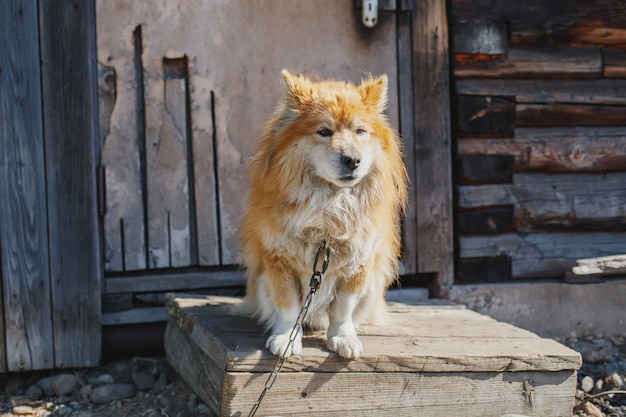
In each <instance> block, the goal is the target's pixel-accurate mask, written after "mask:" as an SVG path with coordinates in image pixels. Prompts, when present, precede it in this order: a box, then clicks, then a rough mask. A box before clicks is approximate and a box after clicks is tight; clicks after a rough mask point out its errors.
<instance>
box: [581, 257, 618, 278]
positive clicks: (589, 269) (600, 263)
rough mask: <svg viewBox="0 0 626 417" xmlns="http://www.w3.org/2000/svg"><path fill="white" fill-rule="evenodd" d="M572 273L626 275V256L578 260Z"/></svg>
mask: <svg viewBox="0 0 626 417" xmlns="http://www.w3.org/2000/svg"><path fill="white" fill-rule="evenodd" d="M572 272H573V273H574V274H576V275H592V274H624V273H626V255H612V256H604V257H600V258H587V259H578V260H577V261H576V266H575V267H573V268H572Z"/></svg>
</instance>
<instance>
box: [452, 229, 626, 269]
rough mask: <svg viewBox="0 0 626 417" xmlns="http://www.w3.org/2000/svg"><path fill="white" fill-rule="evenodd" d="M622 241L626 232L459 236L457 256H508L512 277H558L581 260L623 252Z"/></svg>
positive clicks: (624, 240)
mask: <svg viewBox="0 0 626 417" xmlns="http://www.w3.org/2000/svg"><path fill="white" fill-rule="evenodd" d="M625 242H626V232H580V233H529V234H513V233H507V234H502V235H498V236H467V237H465V236H462V237H460V238H459V256H460V257H461V258H476V257H496V256H501V257H502V256H505V257H510V258H511V269H512V277H513V278H560V277H562V276H563V274H564V273H565V272H566V271H569V270H571V269H572V267H573V266H574V265H575V264H576V261H577V260H578V259H580V258H589V257H601V256H610V255H614V254H617V253H623V252H624V251H625V249H626V243H625Z"/></svg>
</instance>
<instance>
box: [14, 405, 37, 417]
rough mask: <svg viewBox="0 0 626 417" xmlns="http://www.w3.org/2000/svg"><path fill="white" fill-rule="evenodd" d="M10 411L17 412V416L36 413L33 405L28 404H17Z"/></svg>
mask: <svg viewBox="0 0 626 417" xmlns="http://www.w3.org/2000/svg"><path fill="white" fill-rule="evenodd" d="M11 411H12V412H13V414H17V415H18V416H30V415H33V414H36V412H35V410H34V409H33V407H31V406H28V405H18V406H16V407H13V409H12V410H11Z"/></svg>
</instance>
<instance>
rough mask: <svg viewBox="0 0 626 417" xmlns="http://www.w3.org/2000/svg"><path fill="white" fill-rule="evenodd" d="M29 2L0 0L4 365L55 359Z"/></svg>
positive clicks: (35, 38)
mask: <svg viewBox="0 0 626 417" xmlns="http://www.w3.org/2000/svg"><path fill="white" fill-rule="evenodd" d="M37 15H38V13H37V3H36V2H35V1H28V2H24V1H13V0H10V1H4V2H2V3H1V5H0V26H1V27H2V28H3V29H2V30H1V31H0V50H2V54H0V68H1V69H2V70H1V71H0V81H1V84H2V88H1V89H0V137H1V138H2V140H0V155H1V156H0V195H2V196H3V197H2V198H0V250H1V256H2V260H1V262H0V263H1V266H2V279H3V282H2V285H3V293H4V303H3V304H4V306H3V307H4V322H5V328H4V331H5V333H6V337H5V342H6V343H7V344H6V346H5V348H6V360H7V370H9V371H25V370H33V369H46V368H52V367H53V366H54V351H53V348H54V347H53V340H54V338H53V332H52V306H51V299H50V269H49V265H48V260H49V252H48V222H47V214H46V188H45V186H46V181H45V166H46V165H45V163H44V143H43V120H42V116H41V108H42V99H41V76H40V69H39V64H40V61H39V60H40V54H39V24H38V21H37Z"/></svg>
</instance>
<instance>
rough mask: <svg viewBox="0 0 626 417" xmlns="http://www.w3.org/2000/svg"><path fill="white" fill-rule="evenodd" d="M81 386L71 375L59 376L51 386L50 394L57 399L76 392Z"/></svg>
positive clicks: (76, 378)
mask: <svg viewBox="0 0 626 417" xmlns="http://www.w3.org/2000/svg"><path fill="white" fill-rule="evenodd" d="M81 386H82V385H81V383H80V379H79V378H78V377H77V376H76V375H71V374H59V375H57V377H56V378H55V379H54V381H52V384H51V388H52V392H54V394H55V395H57V396H59V397H60V396H61V395H68V394H71V393H73V392H75V391H78V390H79V389H80V387H81Z"/></svg>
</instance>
